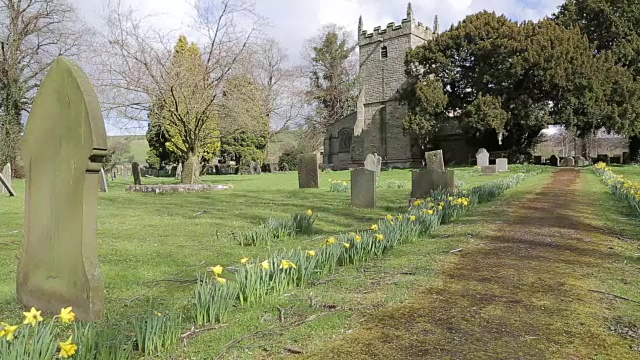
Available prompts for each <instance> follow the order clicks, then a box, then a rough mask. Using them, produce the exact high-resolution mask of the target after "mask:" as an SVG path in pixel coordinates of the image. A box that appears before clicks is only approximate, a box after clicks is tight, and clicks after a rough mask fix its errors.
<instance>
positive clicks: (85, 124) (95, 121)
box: [17, 57, 107, 321]
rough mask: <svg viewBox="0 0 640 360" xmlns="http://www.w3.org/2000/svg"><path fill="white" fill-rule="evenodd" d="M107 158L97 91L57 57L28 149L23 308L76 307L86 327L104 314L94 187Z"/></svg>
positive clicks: (29, 130)
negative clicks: (88, 321)
mask: <svg viewBox="0 0 640 360" xmlns="http://www.w3.org/2000/svg"><path fill="white" fill-rule="evenodd" d="M43 144H46V145H45V146H43ZM106 156H107V135H106V132H105V127H104V120H103V118H102V112H101V111H100V105H99V104H98V98H97V96H96V93H95V90H94V89H93V86H92V85H91V83H90V82H89V79H88V78H87V76H86V75H85V74H84V72H83V71H82V69H80V67H79V66H78V65H76V64H75V63H73V62H72V61H71V60H69V59H66V58H64V57H58V58H57V59H56V60H55V61H54V62H53V64H52V65H51V69H50V70H49V72H48V74H47V75H46V77H45V78H44V80H43V81H42V83H41V85H40V88H39V90H38V93H37V95H36V98H35V100H34V102H33V107H32V109H31V112H30V114H29V119H28V121H27V126H26V129H25V132H24V138H23V144H22V159H23V160H24V162H25V166H24V168H25V170H26V174H25V175H26V194H25V238H24V242H23V245H22V255H21V257H20V264H19V266H18V279H17V295H18V300H19V301H20V302H21V303H22V304H23V305H24V306H25V307H27V308H29V307H32V306H33V307H36V308H38V309H40V310H43V311H45V312H46V313H51V314H53V313H58V312H59V311H60V309H61V308H66V307H69V306H71V307H73V310H74V312H75V313H76V314H77V316H78V318H79V319H81V320H85V321H87V320H94V319H98V318H100V317H101V316H102V314H103V311H104V288H103V284H102V277H101V275H100V270H99V267H98V254H97V246H96V229H97V220H96V212H97V202H98V192H97V191H96V189H97V188H98V180H99V173H100V169H101V168H102V163H103V162H104V159H105V157H106Z"/></svg>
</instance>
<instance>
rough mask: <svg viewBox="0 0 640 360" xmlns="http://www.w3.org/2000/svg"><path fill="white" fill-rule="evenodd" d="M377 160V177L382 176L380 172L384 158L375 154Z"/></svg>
mask: <svg viewBox="0 0 640 360" xmlns="http://www.w3.org/2000/svg"><path fill="white" fill-rule="evenodd" d="M373 155H374V156H375V158H376V176H380V172H381V171H382V156H380V155H378V154H377V153H376V154H373Z"/></svg>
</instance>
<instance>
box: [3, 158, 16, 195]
mask: <svg viewBox="0 0 640 360" xmlns="http://www.w3.org/2000/svg"><path fill="white" fill-rule="evenodd" d="M0 175H2V179H1V180H0V194H7V195H9V196H15V195H16V192H15V191H14V190H13V188H12V187H11V178H12V174H11V164H7V165H5V166H4V168H3V169H2V173H0Z"/></svg>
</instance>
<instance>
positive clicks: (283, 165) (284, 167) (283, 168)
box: [282, 163, 289, 172]
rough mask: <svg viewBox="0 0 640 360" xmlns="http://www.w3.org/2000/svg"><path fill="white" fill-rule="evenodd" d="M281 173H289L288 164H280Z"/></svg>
mask: <svg viewBox="0 0 640 360" xmlns="http://www.w3.org/2000/svg"><path fill="white" fill-rule="evenodd" d="M282 171H283V172H288V171H289V164H287V163H283V164H282Z"/></svg>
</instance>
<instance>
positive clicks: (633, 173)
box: [610, 165, 640, 182]
mask: <svg viewBox="0 0 640 360" xmlns="http://www.w3.org/2000/svg"><path fill="white" fill-rule="evenodd" d="M610 168H611V171H613V173H614V174H616V175H622V176H624V178H625V179H627V180H631V181H633V182H640V166H638V165H611V166H610Z"/></svg>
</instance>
